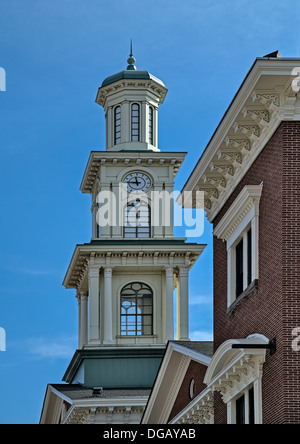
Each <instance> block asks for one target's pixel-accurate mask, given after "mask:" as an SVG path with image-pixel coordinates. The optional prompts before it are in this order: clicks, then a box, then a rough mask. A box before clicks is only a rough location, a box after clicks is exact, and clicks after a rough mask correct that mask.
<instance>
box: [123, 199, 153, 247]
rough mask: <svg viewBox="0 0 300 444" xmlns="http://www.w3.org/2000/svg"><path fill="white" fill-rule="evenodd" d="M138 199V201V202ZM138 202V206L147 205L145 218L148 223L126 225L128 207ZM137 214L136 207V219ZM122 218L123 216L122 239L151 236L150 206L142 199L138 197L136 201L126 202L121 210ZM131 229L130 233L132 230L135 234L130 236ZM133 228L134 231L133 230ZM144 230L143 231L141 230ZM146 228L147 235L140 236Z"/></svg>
mask: <svg viewBox="0 0 300 444" xmlns="http://www.w3.org/2000/svg"><path fill="white" fill-rule="evenodd" d="M138 201H139V202H138ZM137 202H138V203H139V204H140V205H139V206H140V207H147V209H148V213H147V219H148V225H147V226H144V225H142V226H139V225H138V224H136V225H135V226H134V225H129V226H128V225H127V222H128V213H129V211H128V208H129V207H131V208H134V207H135V204H136V203H137ZM138 214H139V209H138V207H137V211H136V221H137V220H138ZM123 218H124V226H123V238H124V239H151V237H152V227H151V206H150V205H149V204H148V203H146V202H143V201H140V200H139V199H138V198H137V199H136V201H132V202H127V203H126V205H125V207H124V210H123ZM130 230H132V233H133V232H134V234H135V236H130V235H128V234H129V231H130ZM134 230H135V231H134ZM143 230H144V231H143ZM146 230H147V233H148V236H141V234H143V233H144V234H145V233H146Z"/></svg>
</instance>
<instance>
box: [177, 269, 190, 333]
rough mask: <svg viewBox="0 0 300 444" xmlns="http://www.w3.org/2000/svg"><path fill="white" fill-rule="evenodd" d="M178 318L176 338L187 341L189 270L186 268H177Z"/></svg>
mask: <svg viewBox="0 0 300 444" xmlns="http://www.w3.org/2000/svg"><path fill="white" fill-rule="evenodd" d="M179 287H180V296H179V301H178V302H177V304H178V303H179V320H178V333H177V336H178V339H180V340H181V341H189V340H190V339H189V270H188V268H180V269H179Z"/></svg>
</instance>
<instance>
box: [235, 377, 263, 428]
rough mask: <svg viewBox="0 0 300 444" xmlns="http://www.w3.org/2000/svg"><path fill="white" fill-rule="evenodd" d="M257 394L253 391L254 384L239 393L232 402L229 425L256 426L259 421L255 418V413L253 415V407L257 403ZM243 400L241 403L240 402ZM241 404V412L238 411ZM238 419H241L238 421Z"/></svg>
mask: <svg viewBox="0 0 300 444" xmlns="http://www.w3.org/2000/svg"><path fill="white" fill-rule="evenodd" d="M257 397H258V393H257V390H255V387H254V384H251V385H250V386H248V387H247V388H246V389H244V390H243V391H241V392H240V393H239V394H238V395H237V396H236V397H235V398H234V399H233V400H232V401H231V405H230V408H231V409H232V411H231V415H230V417H231V421H230V424H238V425H240V424H246V425H247V424H249V425H253V424H257V423H258V422H259V419H258V418H256V416H257V413H255V407H256V403H257ZM241 400H243V402H241ZM240 403H241V407H242V409H243V411H239V405H240ZM239 419H242V421H240V420H239Z"/></svg>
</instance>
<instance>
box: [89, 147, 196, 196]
mask: <svg viewBox="0 0 300 444" xmlns="http://www.w3.org/2000/svg"><path fill="white" fill-rule="evenodd" d="M141 145H142V144H141ZM186 154H187V153H186V152H180V153H179V152H155V151H150V150H144V151H143V150H142V151H92V152H91V154H90V157H89V160H88V163H87V166H86V169H85V172H84V176H83V179H82V182H81V185H80V190H81V191H82V192H83V193H92V190H93V187H94V185H95V182H96V180H97V178H99V175H100V168H101V166H103V165H109V164H113V165H122V166H123V167H124V168H126V167H132V166H135V165H136V166H137V167H139V166H149V165H160V166H166V165H168V166H172V167H173V171H174V178H175V176H176V174H177V173H178V171H179V168H180V167H181V165H182V163H183V161H184V159H185V157H186Z"/></svg>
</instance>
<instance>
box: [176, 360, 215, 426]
mask: <svg viewBox="0 0 300 444" xmlns="http://www.w3.org/2000/svg"><path fill="white" fill-rule="evenodd" d="M206 370H207V367H206V366H205V365H203V364H200V363H199V362H196V361H193V360H192V361H191V362H190V365H189V367H188V370H187V372H186V375H185V377H184V380H183V382H182V384H181V387H180V389H179V392H178V395H177V398H176V401H175V403H174V405H173V408H172V411H171V414H170V417H169V419H168V422H170V421H171V420H172V419H173V418H175V416H176V415H177V414H178V413H179V412H181V410H183V409H184V408H185V407H186V406H187V405H188V404H189V403H190V402H192V399H191V398H190V383H191V381H192V379H194V380H195V386H194V398H195V397H196V396H197V395H199V393H201V392H202V391H203V390H204V389H205V388H206V385H205V384H204V383H203V379H204V376H205V373H206ZM194 398H193V399H194Z"/></svg>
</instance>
